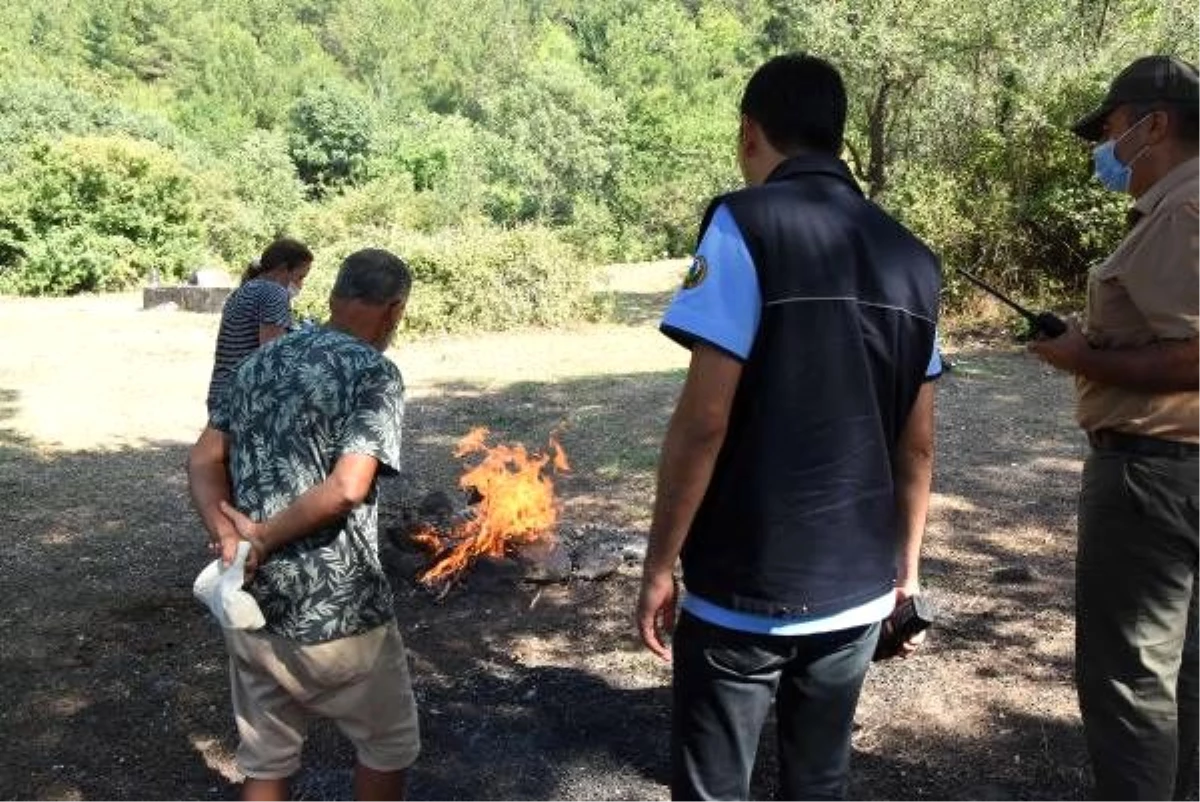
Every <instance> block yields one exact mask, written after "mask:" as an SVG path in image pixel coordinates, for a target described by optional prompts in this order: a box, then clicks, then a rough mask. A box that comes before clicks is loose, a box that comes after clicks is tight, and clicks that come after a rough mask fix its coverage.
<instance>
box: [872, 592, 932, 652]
mask: <svg viewBox="0 0 1200 802" xmlns="http://www.w3.org/2000/svg"><path fill="white" fill-rule="evenodd" d="M933 621H934V610H933V605H932V604H930V602H929V600H928V599H927V598H926V597H925V596H924V595H922V594H920V593H918V594H917V595H916V596H909V597H908V598H907V599H905V600H904V601H902V602H901V603H900V604H899V605H898V606H897V607H896V609H895V610H893V611H892V614H891V615H889V616H888V617H887V618H885V619H884V620H883V631H882V632H880V633H879V644H878V645H877V646H876V647H875V655H874V656H873V657H872V658H871V659H872V660H887V659H889V658H891V657H895V656H896V655H897V654H898V653H899V652H900V645H901V644H903V643H904V642H905V641H906V640H908V639H909V638H911V637H912V636H913V635H916V634H917V633H918V632H922V631H924V630H926V629H928V628H929V626H930V625H931V624H933Z"/></svg>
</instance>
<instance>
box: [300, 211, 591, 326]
mask: <svg viewBox="0 0 1200 802" xmlns="http://www.w3.org/2000/svg"><path fill="white" fill-rule="evenodd" d="M363 247H381V248H387V249H389V250H391V251H392V252H393V253H395V254H397V255H398V256H400V257H401V258H402V259H404V261H405V262H406V263H407V264H408V265H409V267H410V268H411V269H412V271H413V280H414V287H413V294H412V299H411V301H410V303H409V307H408V312H407V315H406V324H405V325H406V327H407V328H408V329H409V330H411V331H417V332H422V333H427V332H428V333H432V332H469V331H487V330H491V331H495V330H502V329H511V328H519V327H523V326H556V325H563V324H570V323H575V322H580V321H584V320H596V319H599V318H600V317H602V316H603V306H602V304H601V302H600V301H599V300H598V299H597V298H596V297H595V295H594V294H593V292H592V287H591V280H592V275H593V273H594V271H595V266H594V264H592V263H590V262H587V261H585V260H583V259H582V258H581V257H580V256H579V254H578V252H577V251H576V250H575V249H574V248H572V247H571V246H570V245H568V244H566V243H565V242H563V241H562V240H560V239H559V238H558V237H557V236H555V234H554V233H553V232H551V231H549V230H547V229H544V228H536V227H528V228H517V229H512V230H501V229H489V228H476V227H468V228H457V229H448V230H445V231H442V232H440V233H438V234H435V235H426V234H401V233H399V232H395V231H393V232H382V231H380V232H374V233H372V232H359V233H357V234H356V235H355V236H352V237H350V238H348V239H345V240H342V241H339V242H337V243H332V244H329V245H327V246H326V247H324V248H321V249H320V250H319V251H318V252H317V253H316V256H317V261H316V264H315V265H314V268H313V271H312V273H310V275H309V278H308V281H306V282H305V286H304V292H303V293H302V294H301V296H300V297H299V298H298V299H297V312H298V313H299V314H300V315H301V316H304V317H313V318H316V319H322V320H323V319H325V318H326V317H327V316H328V307H327V301H328V297H329V291H330V289H331V288H332V286H333V280H334V277H335V275H336V273H337V269H338V266H339V265H340V264H341V261H342V259H344V258H345V257H346V255H347V254H349V253H351V252H352V251H354V250H356V249H358V248H363Z"/></svg>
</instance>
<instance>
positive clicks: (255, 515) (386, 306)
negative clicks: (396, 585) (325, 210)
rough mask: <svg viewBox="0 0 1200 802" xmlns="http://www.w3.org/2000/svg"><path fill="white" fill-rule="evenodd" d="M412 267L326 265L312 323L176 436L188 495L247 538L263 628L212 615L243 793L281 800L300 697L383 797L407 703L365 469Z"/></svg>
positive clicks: (410, 703) (411, 705)
mask: <svg viewBox="0 0 1200 802" xmlns="http://www.w3.org/2000/svg"><path fill="white" fill-rule="evenodd" d="M411 285H412V279H411V276H410V274H409V272H408V269H407V267H405V265H404V263H403V262H402V261H400V259H398V258H397V257H395V256H393V255H392V254H390V253H388V252H387V251H380V250H364V251H359V252H357V253H354V254H352V255H351V256H349V257H348V258H347V259H346V261H345V262H344V263H343V264H342V267H341V270H340V271H339V273H338V277H337V281H336V283H335V284H334V288H333V292H332V294H331V296H330V310H331V317H330V322H329V325H328V326H327V327H324V328H319V329H307V330H302V331H298V332H294V333H292V334H289V335H286V336H284V337H281V338H279V339H278V340H275V341H273V342H271V343H270V344H268V345H267V346H265V347H264V348H262V349H260V350H259V351H257V352H256V353H255V354H253V355H252V356H250V357H248V358H247V359H246V361H245V362H243V363H242V365H241V366H240V367H239V368H238V370H237V374H236V377H235V378H234V381H233V382H232V384H231V386H230V388H229V391H228V393H227V394H226V395H225V397H224V398H223V399H221V402H220V403H218V404H217V405H216V407H215V408H214V411H213V414H212V415H211V417H210V420H209V425H208V427H207V428H206V429H205V430H204V432H203V433H202V434H201V436H200V439H199V441H198V442H197V443H196V445H195V447H194V448H193V449H192V453H191V457H190V459H189V464H188V468H189V471H188V472H189V480H190V487H191V492H192V499H193V501H194V503H195V506H196V509H197V511H198V512H199V513H200V516H201V518H202V519H203V521H204V525H205V528H206V529H207V530H208V532H209V536H210V540H211V548H212V549H213V550H214V551H215V552H219V553H220V555H221V557H222V559H223V560H225V561H226V562H229V561H230V560H232V558H233V555H234V554H235V553H236V551H237V546H238V544H239V543H240V542H241V541H242V540H248V541H249V542H250V543H251V546H252V556H251V559H250V560H249V561H248V573H252V576H251V579H250V581H249V583H248V586H247V590H248V591H249V592H250V593H251V594H252V595H253V596H254V597H255V599H256V600H257V601H258V604H259V607H261V608H262V611H263V614H264V616H265V618H266V626H265V628H264V629H262V630H260V631H258V632H254V633H250V632H245V631H240V630H232V629H230V630H226V631H225V640H226V646H227V647H228V650H229V655H230V676H231V686H232V696H233V707H234V713H235V716H236V718H237V724H238V732H239V734H240V736H241V743H240V744H239V746H238V752H237V757H238V764H239V767H240V768H241V770H242V772H243V773H244V774H245V775H246V777H247V779H246V782H245V784H244V786H243V789H242V793H243V797H244V798H246V799H276V798H278V799H285V798H287V795H288V790H289V789H288V779H289V778H290V777H291V775H293V774H294V773H295V772H296V771H297V769H299V766H300V750H301V746H302V745H303V742H304V726H305V719H306V716H307V714H308V713H309V712H315V713H317V714H320V715H323V716H327V717H329V718H331V719H333V720H334V721H335V722H336V723H337V724H338V726H339V728H340V729H341V730H342V731H343V732H344V733H345V734H346V735H347V737H349V738H350V740H351V741H352V742H353V743H354V746H355V750H356V752H357V757H358V762H357V765H356V767H355V779H354V784H355V794H356V796H357V797H358V798H359V799H399V798H401V797H402V796H403V793H404V780H405V770H406V769H407V768H408V767H409V766H410V765H411V764H412V762H413V761H414V760H415V759H416V756H417V752H418V750H419V736H418V729H417V717H416V702H415V700H414V698H413V693H412V687H411V683H410V680H409V674H408V667H407V658H406V656H405V652H404V646H403V643H402V642H401V639H400V635H399V632H398V630H397V628H396V621H395V612H394V610H393V606H392V594H391V590H390V587H389V586H388V582H387V578H386V577H385V576H384V573H383V570H382V568H381V566H380V563H379V554H378V540H377V534H378V533H377V514H376V504H375V502H376V491H375V477H376V475H377V474H378V473H380V472H384V473H394V472H395V471H396V470H397V469H398V468H399V465H400V429H401V422H402V419H403V411H404V384H403V381H402V379H401V377H400V372H399V371H398V370H397V369H396V366H395V365H394V364H392V362H390V361H389V360H388V359H387V358H386V357H384V356H383V353H382V352H383V351H384V350H386V348H387V347H388V345H389V344H390V343H391V341H392V339H393V338H394V336H395V332H396V328H397V326H398V325H399V323H400V320H401V318H402V317H403V315H404V308H405V303H406V302H407V299H408V293H409V289H410V287H411Z"/></svg>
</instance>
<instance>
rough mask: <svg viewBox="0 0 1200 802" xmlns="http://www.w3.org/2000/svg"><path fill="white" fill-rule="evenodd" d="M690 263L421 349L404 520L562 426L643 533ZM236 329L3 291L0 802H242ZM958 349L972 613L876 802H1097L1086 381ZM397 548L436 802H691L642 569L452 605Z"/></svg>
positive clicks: (878, 786) (955, 433)
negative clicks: (229, 333) (233, 448)
mask: <svg viewBox="0 0 1200 802" xmlns="http://www.w3.org/2000/svg"><path fill="white" fill-rule="evenodd" d="M677 270H678V266H677V265H671V266H668V267H667V268H656V269H654V270H649V269H647V270H646V271H644V272H641V273H637V274H634V273H633V272H632V271H630V272H628V273H626V274H623V277H622V278H623V283H619V284H617V285H616V286H615V290H616V292H617V301H618V308H619V309H620V311H621V314H622V323H620V324H615V325H606V326H588V327H580V328H578V329H575V330H569V331H559V332H533V333H518V334H508V335H493V336H486V337H478V338H454V339H431V340H424V341H420V342H415V343H409V344H406V345H403V346H402V347H401V349H400V350H399V351H397V352H396V353H395V354H393V356H394V358H395V359H396V361H397V362H398V363H399V364H400V365H401V367H402V369H403V370H404V372H405V375H406V378H407V380H408V383H409V394H410V404H409V415H408V424H407V425H408V431H407V435H406V452H407V454H408V455H409V470H408V473H407V474H406V476H405V478H404V480H403V481H400V482H393V483H390V484H388V485H386V486H385V487H384V493H383V504H384V508H385V513H387V514H389V515H390V514H393V513H394V512H395V511H396V509H397V508H398V506H399V504H400V503H401V502H402V501H403V500H404V496H406V495H413V494H419V493H423V492H425V491H428V490H431V489H450V488H452V487H453V480H454V477H455V476H456V474H457V471H458V465H457V464H456V462H455V461H454V460H453V458H452V456H451V449H452V444H453V442H454V441H455V440H456V439H457V438H458V437H459V436H461V435H462V434H463V433H465V432H466V430H467V429H468V428H469V427H470V426H471V425H474V424H480V423H482V424H486V425H489V426H491V427H492V428H493V430H494V431H495V432H496V434H497V436H498V437H500V438H502V439H504V440H510V441H512V440H519V441H522V442H527V443H529V444H531V445H533V444H538V443H542V442H545V438H546V436H547V434H548V433H549V432H550V431H551V430H552V429H553V428H555V427H559V426H565V429H564V433H563V435H562V441H563V444H564V446H565V447H566V448H567V450H568V452H569V454H570V456H571V458H572V462H573V465H574V468H575V472H574V473H573V474H571V475H569V476H566V477H564V478H563V479H562V480H561V481H560V482H559V491H560V493H561V496H562V500H563V504H564V516H565V518H566V520H567V521H568V522H571V523H572V524H575V525H579V526H584V525H585V524H588V525H602V526H608V527H611V528H613V529H621V530H623V531H624V530H639V529H640V530H643V531H644V527H645V525H646V523H647V515H648V509H649V504H650V501H651V492H652V485H653V469H654V462H655V457H656V452H657V446H658V443H659V441H660V439H661V436H662V432H663V428H664V426H665V423H666V419H667V415H668V414H669V411H670V409H671V406H672V405H673V402H674V399H675V396H676V393H677V392H678V387H679V382H680V379H681V376H682V369H683V367H684V365H685V356H684V355H683V354H682V353H680V352H679V350H678V349H676V348H674V347H673V346H671V345H670V344H669V343H667V342H665V338H662V337H660V336H658V335H657V334H656V333H655V332H654V331H653V325H652V324H653V319H654V316H655V312H656V310H657V309H659V308H661V305H662V303H663V301H664V300H665V297H666V296H665V292H666V291H667V288H669V286H670V285H671V283H672V282H673V281H674V280H675V276H676V273H677ZM214 331H215V320H214V319H213V318H211V317H206V316H196V315H187V314H183V313H173V314H171V313H160V312H142V311H138V310H137V299H136V298H134V297H131V296H112V297H104V298H81V299H72V300H64V301H40V300H23V301H22V300H14V299H0V338H2V341H3V342H5V343H9V344H11V345H10V347H8V348H5V349H3V350H0V531H3V532H5V533H6V534H7V537H6V538H5V539H4V541H3V543H2V544H0V587H2V588H3V591H4V597H5V600H6V604H5V605H4V607H3V609H2V610H0V626H3V628H4V631H5V634H6V637H5V640H4V647H3V653H2V657H0V669H2V677H3V679H2V680H0V750H2V752H3V754H4V755H5V758H4V760H3V762H2V763H0V796H2V797H4V798H18V797H19V798H66V799H85V798H104V799H124V798H217V799H222V798H231V797H233V796H235V795H236V793H237V787H236V784H235V781H236V779H237V776H236V772H235V771H234V769H233V766H232V761H231V752H232V749H233V747H234V746H235V739H234V731H233V725H232V721H231V720H230V716H229V712H228V690H227V686H226V677H225V660H224V653H223V649H222V645H221V641H220V636H219V633H218V631H217V630H216V629H215V628H214V626H213V625H212V624H211V623H210V622H209V621H208V620H207V619H206V618H205V615H204V613H203V610H202V609H201V608H200V607H199V606H198V605H197V604H196V603H195V602H194V601H193V600H192V599H191V596H190V584H191V581H192V578H193V577H194V576H195V574H196V572H197V571H198V570H199V569H200V567H202V565H203V563H204V561H205V553H204V549H203V544H202V543H203V542H202V538H201V534H200V530H199V528H198V525H197V524H196V522H195V520H194V516H193V515H192V513H191V512H190V510H189V508H188V504H187V500H186V487H185V482H184V477H183V472H182V464H183V460H184V458H185V454H186V449H187V446H188V444H189V443H190V442H191V441H192V440H193V439H194V438H195V435H196V433H197V432H198V430H199V427H200V423H201V421H202V419H203V397H204V390H205V385H206V382H207V371H208V366H209V365H210V364H211V363H210V359H211V347H212V341H213V340H212V337H213V334H214ZM952 350H953V356H954V360H955V369H954V371H953V372H952V373H951V374H949V375H948V376H947V377H946V378H945V379H944V380H943V381H942V382H941V385H940V391H939V431H938V436H939V446H938V447H939V454H938V465H937V475H936V480H935V490H936V495H935V497H934V501H933V510H932V516H931V521H930V526H929V532H928V535H927V540H926V542H927V549H926V555H927V559H926V564H925V582H926V584H927V586H928V588H929V590H930V591H931V593H932V594H933V595H934V596H935V597H936V599H937V601H938V602H939V606H940V608H941V610H942V611H943V613H944V619H943V621H942V623H941V624H940V625H939V626H938V628H937V629H936V631H934V632H933V634H932V635H931V638H930V642H929V645H928V648H926V649H924V650H923V651H922V652H921V653H920V654H919V655H918V656H917V657H915V658H913V659H911V660H909V661H907V662H903V663H895V664H891V663H889V664H883V665H880V666H878V667H877V668H876V669H874V670H872V672H871V674H870V676H869V678H868V682H867V687H866V689H865V691H864V696H863V700H862V704H861V706H860V709H859V716H858V726H857V730H856V735H855V740H854V745H855V762H854V767H853V781H852V785H851V794H852V795H853V796H855V797H857V798H867V799H940V798H954V799H1001V798H1022V799H1075V798H1082V796H1083V794H1084V793H1085V789H1086V783H1087V774H1086V768H1085V766H1086V761H1085V756H1084V752H1083V741H1082V736H1081V731H1080V727H1079V720H1078V715H1077V712H1076V706H1075V700H1074V694H1073V691H1072V687H1071V678H1070V677H1071V643H1072V638H1073V628H1072V621H1071V614H1070V608H1071V584H1072V570H1073V568H1072V561H1073V555H1074V537H1073V527H1074V494H1075V490H1076V486H1077V482H1078V472H1079V469H1080V467H1081V459H1082V456H1083V453H1084V446H1083V443H1082V439H1081V437H1080V436H1079V435H1078V433H1077V432H1076V431H1075V429H1074V427H1073V425H1072V423H1071V420H1070V412H1069V410H1070V403H1071V392H1070V387H1069V384H1068V382H1067V381H1066V380H1065V379H1064V378H1063V377H1061V376H1057V375H1054V374H1053V373H1051V372H1049V371H1048V370H1046V369H1044V368H1043V367H1041V366H1040V365H1039V364H1037V363H1036V362H1034V361H1033V360H1032V359H1030V358H1028V357H1026V356H1025V355H1024V354H1023V353H1021V352H1020V351H1019V350H1018V349H1015V348H1012V347H1009V346H1006V345H985V344H978V343H970V342H963V343H959V344H958V346H957V348H955V349H952ZM384 553H385V558H386V561H387V563H388V565H390V566H392V569H393V574H394V575H393V580H394V584H395V587H396V590H397V615H398V617H399V620H400V623H401V631H402V632H403V633H404V636H405V638H406V641H407V643H408V645H409V648H410V651H411V656H412V663H413V676H414V680H415V683H416V690H417V694H418V698H419V701H420V706H421V717H422V718H421V721H422V727H423V734H424V744H425V749H424V754H423V756H422V758H421V760H420V761H419V763H418V765H417V766H416V768H415V770H414V772H413V776H412V780H411V791H412V795H413V796H414V797H415V798H429V799H478V798H511V799H537V798H557V799H596V798H605V799H656V798H657V799H662V798H666V796H667V790H666V786H665V782H666V773H667V716H668V710H669V691H668V687H669V679H670V677H669V670H668V669H667V668H666V667H664V666H663V665H661V664H659V663H657V662H656V661H655V660H654V659H653V657H651V656H650V655H649V654H648V653H646V652H644V651H643V650H641V649H640V648H639V647H638V645H637V644H636V643H635V641H634V639H633V636H632V631H631V626H630V623H629V621H630V615H631V605H632V602H633V598H634V596H635V594H636V587H637V584H636V583H637V577H636V573H637V572H636V568H634V567H627V568H624V569H622V570H621V571H620V572H618V574H617V575H615V576H614V577H612V578H610V579H608V580H605V581H601V582H579V581H576V582H570V583H566V584H562V585H552V586H548V587H544V588H538V587H534V586H527V585H523V584H517V583H514V582H512V581H511V580H510V579H509V578H507V577H506V576H504V575H490V574H489V572H488V571H486V570H480V571H478V572H476V573H475V574H472V575H471V576H469V577H468V579H467V580H466V581H465V582H464V583H463V584H462V585H460V586H459V587H457V588H455V589H454V590H453V591H452V592H450V593H449V594H447V595H446V596H445V597H444V598H442V599H438V598H435V597H434V596H433V595H431V594H430V593H428V592H427V591H425V590H424V589H422V588H421V587H419V586H418V585H417V584H416V583H415V582H414V581H413V578H412V573H413V572H412V565H411V562H410V561H408V560H407V559H406V558H405V556H404V555H403V553H401V552H399V551H398V550H397V549H394V548H391V547H385V552H384ZM501 573H502V572H501ZM761 757H762V759H761V761H760V771H759V772H758V774H757V775H756V778H755V785H754V791H755V793H756V795H759V796H769V795H771V794H772V792H773V781H772V779H771V768H772V767H773V765H774V752H773V745H772V743H771V741H770V739H768V738H764V741H763V744H762V749H761ZM350 760H351V754H350V751H349V748H348V746H347V745H346V743H345V742H344V741H343V740H342V739H341V738H340V736H339V735H338V734H337V733H336V731H335V730H333V729H332V728H330V727H329V726H327V725H324V724H318V725H315V726H314V727H313V729H312V731H311V737H310V740H309V743H308V745H307V747H306V753H305V763H306V767H305V769H304V770H303V772H302V773H301V775H300V776H299V777H298V778H297V782H296V787H295V791H296V793H297V795H299V796H301V797H302V798H329V797H334V798H336V797H348V795H349V793H350V785H349V774H348V771H347V766H348V765H349V762H350Z"/></svg>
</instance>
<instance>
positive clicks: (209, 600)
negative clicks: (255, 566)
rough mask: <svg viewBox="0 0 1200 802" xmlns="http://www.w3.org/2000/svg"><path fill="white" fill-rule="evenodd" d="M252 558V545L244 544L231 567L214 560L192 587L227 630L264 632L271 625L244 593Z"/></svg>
mask: <svg viewBox="0 0 1200 802" xmlns="http://www.w3.org/2000/svg"><path fill="white" fill-rule="evenodd" d="M249 556H250V541H248V540H243V541H242V542H241V543H239V544H238V549H237V555H236V556H235V557H234V558H233V562H231V563H230V564H229V565H228V567H226V566H223V565H221V560H220V559H219V558H218V559H216V560H213V561H212V562H211V563H209V564H208V566H206V567H205V569H204V570H203V571H201V572H200V575H199V576H197V577H196V582H195V583H194V584H193V585H192V593H193V594H195V596H196V598H197V599H199V601H200V603H201V604H203V605H205V606H206V607H208V609H209V611H210V612H211V613H212V614H213V616H214V617H215V618H216V619H217V621H218V623H220V624H221V626H222V627H224V628H225V629H261V628H262V627H263V626H265V625H266V623H267V621H266V619H265V618H263V614H262V610H260V609H259V607H258V602H256V601H255V600H254V597H253V596H251V595H250V594H249V593H247V592H246V591H244V590H242V585H243V584H245V582H246V558H247V557H249Z"/></svg>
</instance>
